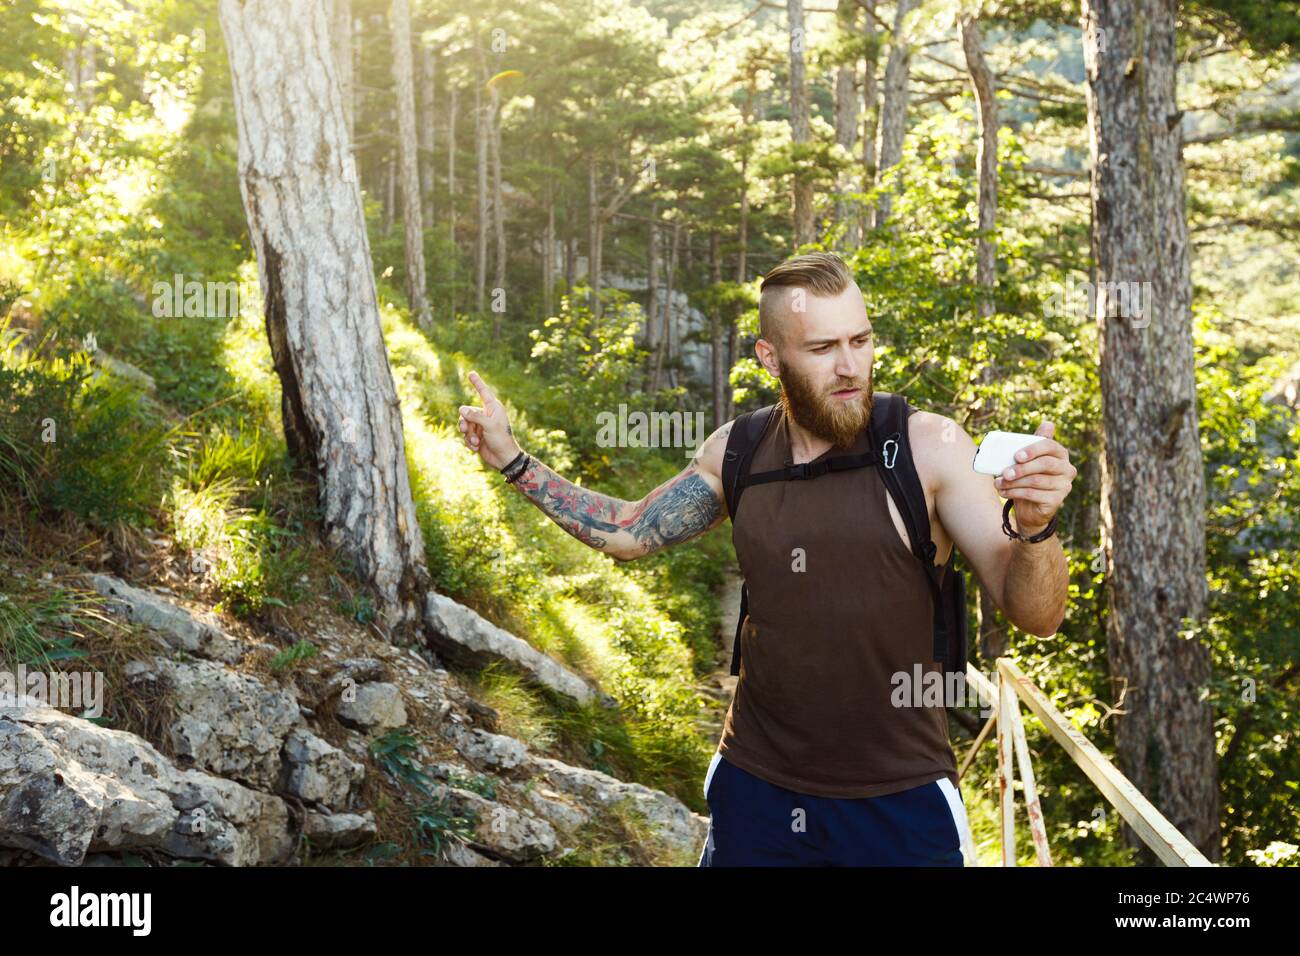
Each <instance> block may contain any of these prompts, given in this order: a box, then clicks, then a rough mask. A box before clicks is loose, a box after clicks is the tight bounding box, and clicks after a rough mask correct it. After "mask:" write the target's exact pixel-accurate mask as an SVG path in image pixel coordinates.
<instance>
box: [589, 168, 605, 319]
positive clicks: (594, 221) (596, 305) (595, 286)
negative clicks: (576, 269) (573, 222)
mask: <svg viewBox="0 0 1300 956" xmlns="http://www.w3.org/2000/svg"><path fill="white" fill-rule="evenodd" d="M600 233H601V229H600V196H599V193H598V191H597V188H596V160H595V159H594V158H593V159H591V160H589V161H588V162H587V285H588V286H589V287H590V288H591V311H592V314H593V315H595V316H596V317H597V318H599V317H600V251H601V249H600V247H601V245H602V243H601V235H600Z"/></svg>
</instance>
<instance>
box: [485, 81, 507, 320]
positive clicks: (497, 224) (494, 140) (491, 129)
mask: <svg viewBox="0 0 1300 956" xmlns="http://www.w3.org/2000/svg"><path fill="white" fill-rule="evenodd" d="M488 133H489V136H490V141H489V145H490V146H491V147H492V231H493V232H494V233H496V239H497V250H496V279H495V283H494V286H493V289H494V291H493V293H492V294H493V297H494V299H495V297H496V296H504V295H505V288H506V214H505V204H504V202H503V201H502V192H501V93H500V91H499V90H498V89H497V88H496V87H495V86H494V87H492V106H491V112H490V113H489V114H488ZM502 315H503V313H501V312H498V311H493V313H492V338H493V339H499V338H501V318H502Z"/></svg>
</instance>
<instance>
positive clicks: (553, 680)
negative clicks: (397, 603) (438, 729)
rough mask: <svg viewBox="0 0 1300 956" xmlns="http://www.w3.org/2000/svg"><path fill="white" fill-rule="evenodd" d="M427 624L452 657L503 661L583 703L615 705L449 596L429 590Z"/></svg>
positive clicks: (478, 662) (440, 647)
mask: <svg viewBox="0 0 1300 956" xmlns="http://www.w3.org/2000/svg"><path fill="white" fill-rule="evenodd" d="M424 623H425V625H426V627H427V628H428V630H429V632H430V640H431V642H432V643H433V645H434V646H435V647H436V648H437V649H438V650H440V651H441V652H443V653H445V654H447V655H448V656H449V657H451V658H452V659H455V660H461V661H464V662H466V663H469V664H473V665H474V666H479V667H483V666H486V665H487V664H489V663H491V662H493V661H503V662H505V663H507V664H509V665H510V666H511V667H513V668H515V669H518V670H520V671H522V672H523V673H524V674H526V675H527V676H528V677H529V678H530V679H532V680H534V681H536V682H537V683H539V684H541V685H542V686H544V687H549V688H550V689H551V690H553V691H555V692H557V693H560V694H565V695H566V696H568V697H572V698H573V699H574V700H576V701H578V702H579V703H583V704H586V703H590V702H591V701H597V702H599V703H601V704H603V705H605V706H607V707H611V706H614V705H615V701H614V699H613V698H612V697H610V696H609V695H608V694H605V693H602V692H601V691H599V690H597V689H596V688H595V687H592V686H591V685H590V684H588V683H587V682H586V681H585V680H583V679H582V678H581V677H579V676H578V675H577V674H575V673H573V672H572V671H570V670H569V669H568V668H566V667H565V666H564V665H563V664H561V663H560V662H559V661H557V660H555V659H554V658H551V657H548V656H547V655H545V654H543V653H542V652H541V651H539V650H537V648H535V647H533V646H532V645H531V644H529V643H528V642H527V641H525V640H522V639H520V638H518V637H515V636H514V635H513V634H511V633H510V632H508V631H504V630H502V629H501V628H499V627H497V626H496V625H495V624H493V623H492V622H491V621H489V620H487V619H486V618H484V617H482V616H481V615H479V614H478V613H477V612H475V611H473V610H471V609H470V608H467V607H465V606H464V605H463V604H458V603H457V602H455V601H453V600H452V599H451V598H449V597H444V596H443V595H441V594H438V593H436V592H433V591H430V592H429V595H428V597H427V598H426V599H425V605H424Z"/></svg>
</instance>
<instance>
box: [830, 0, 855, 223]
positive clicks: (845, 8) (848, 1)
mask: <svg viewBox="0 0 1300 956" xmlns="http://www.w3.org/2000/svg"><path fill="white" fill-rule="evenodd" d="M836 19H837V21H838V23H839V28H840V30H841V31H842V32H844V33H852V32H853V30H854V26H855V21H856V19H857V2H856V0H839V5H838V7H837V8H836ZM853 74H854V69H853V64H852V63H842V64H840V65H839V66H838V67H836V70H835V142H836V143H838V144H839V145H840V146H842V147H843V148H844V149H845V150H846V151H847V152H848V153H849V155H852V154H853V147H854V146H855V145H856V143H857V138H858V89H857V83H856V82H854V77H853ZM851 191H853V173H852V171H851V170H850V169H845V170H843V171H841V173H840V181H839V199H837V200H836V203H835V222H836V224H837V225H843V226H844V227H845V231H844V236H843V238H842V239H841V240H840V242H841V244H842V245H843V246H845V247H847V248H850V249H851V248H853V247H855V246H857V245H858V242H859V239H858V236H857V235H856V233H857V230H856V228H855V224H856V222H857V218H856V217H855V216H852V215H851V214H850V211H849V204H848V200H847V199H846V198H845V196H846V194H847V193H849V192H851Z"/></svg>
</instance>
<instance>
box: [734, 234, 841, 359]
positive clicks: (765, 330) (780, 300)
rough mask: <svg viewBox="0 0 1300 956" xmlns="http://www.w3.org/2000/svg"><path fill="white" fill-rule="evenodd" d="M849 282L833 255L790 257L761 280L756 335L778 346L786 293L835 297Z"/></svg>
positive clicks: (814, 254)
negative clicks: (799, 292) (800, 290)
mask: <svg viewBox="0 0 1300 956" xmlns="http://www.w3.org/2000/svg"><path fill="white" fill-rule="evenodd" d="M852 281H853V273H851V272H850V271H849V267H848V266H847V265H845V264H844V260H843V259H841V258H840V257H839V256H837V255H836V254H835V253H833V252H809V253H805V254H804V255H801V256H791V257H790V258H789V259H786V260H785V261H784V262H782V263H781V264H780V265H778V266H775V267H774V268H773V269H772V270H771V271H770V272H769V273H767V275H765V276H763V283H762V285H760V286H759V297H758V328H759V335H761V336H762V337H763V338H765V339H767V340H768V341H769V342H771V343H772V344H773V345H780V344H781V341H780V335H781V332H780V327H781V319H782V318H783V317H784V315H785V312H786V309H785V299H786V294H785V290H786V289H792V288H798V289H804V290H806V291H807V292H808V293H809V294H811V295H816V296H823V297H829V296H835V295H839V294H840V293H841V292H843V291H844V290H845V289H846V288H848V285H849V283H850V282H852Z"/></svg>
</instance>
